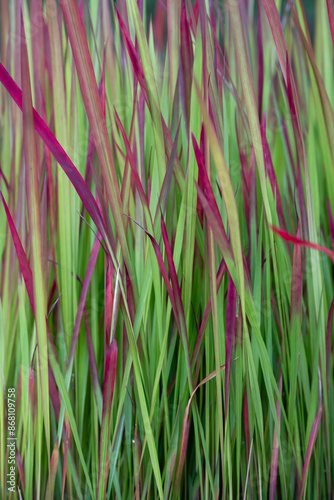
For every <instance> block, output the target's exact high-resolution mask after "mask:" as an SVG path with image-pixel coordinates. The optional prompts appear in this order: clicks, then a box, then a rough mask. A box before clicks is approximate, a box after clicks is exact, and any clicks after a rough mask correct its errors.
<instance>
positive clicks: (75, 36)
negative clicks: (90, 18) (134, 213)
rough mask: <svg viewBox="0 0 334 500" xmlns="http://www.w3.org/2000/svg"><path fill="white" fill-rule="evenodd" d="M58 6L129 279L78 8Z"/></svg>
mask: <svg viewBox="0 0 334 500" xmlns="http://www.w3.org/2000/svg"><path fill="white" fill-rule="evenodd" d="M61 6H62V9H63V13H64V18H65V23H66V27H67V29H68V34H69V38H70V41H71V47H72V51H73V57H74V60H75V64H76V69H77V73H78V79H79V83H80V89H81V93H82V97H83V102H84V104H85V108H86V112H87V115H88V119H89V123H90V126H91V129H92V134H93V138H94V143H95V148H96V152H97V155H98V158H99V162H100V167H101V172H102V176H103V180H104V186H105V188H106V191H107V195H108V201H109V203H110V206H111V209H112V213H113V216H114V219H115V224H116V227H117V235H118V237H119V240H120V244H121V247H122V252H123V256H124V260H125V263H126V266H127V268H128V270H129V273H130V275H131V276H132V275H133V273H132V264H131V260H130V256H129V249H128V245H127V241H126V236H125V228H124V222H123V218H122V208H121V207H122V205H121V198H120V192H119V187H118V182H117V176H116V170H115V165H114V161H113V156H112V151H111V145H110V141H109V137H108V131H107V126H106V121H105V117H104V116H103V110H102V104H101V99H100V96H99V92H98V88H97V84H96V79H95V75H94V69H93V64H92V60H91V57H90V53H89V49H88V44H87V39H86V34H85V31H84V27H83V25H82V20H81V18H80V12H79V7H78V4H77V2H76V0H61Z"/></svg>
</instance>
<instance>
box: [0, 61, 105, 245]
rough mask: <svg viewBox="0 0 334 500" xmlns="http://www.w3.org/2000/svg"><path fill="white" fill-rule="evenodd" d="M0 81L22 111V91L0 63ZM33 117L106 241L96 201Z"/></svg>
mask: <svg viewBox="0 0 334 500" xmlns="http://www.w3.org/2000/svg"><path fill="white" fill-rule="evenodd" d="M0 81H1V82H2V84H3V85H4V87H5V88H6V90H7V91H8V93H9V94H10V95H11V97H12V98H13V100H14V101H15V102H16V104H17V105H18V107H19V108H20V109H21V110H22V91H21V89H20V88H19V87H18V86H17V85H16V83H15V82H14V80H13V79H12V78H11V76H10V75H9V73H8V72H7V70H6V69H5V67H4V66H3V65H2V64H1V63H0ZM33 115H34V126H35V129H36V132H37V133H38V134H39V136H40V137H41V139H42V140H43V142H44V143H45V145H46V146H47V148H48V149H49V150H50V151H51V153H52V155H53V156H54V158H55V160H56V161H57V163H59V165H60V166H61V167H62V169H63V170H64V172H65V174H66V175H67V177H68V178H69V179H70V181H71V183H72V184H73V186H74V188H75V190H76V191H77V193H78V195H79V197H80V198H81V201H82V203H83V205H84V206H85V208H86V210H87V212H88V213H89V215H90V216H91V218H92V220H93V221H94V223H95V225H96V226H97V228H98V229H99V231H100V233H101V234H102V236H103V238H104V239H105V240H108V237H107V235H106V231H105V224H104V221H103V218H102V216H101V213H100V210H99V209H98V207H97V205H96V201H95V199H94V197H93V195H92V193H91V192H90V190H89V189H88V187H87V186H86V184H85V181H84V179H83V178H82V176H81V175H80V173H79V171H78V170H77V169H76V167H75V166H74V164H73V162H72V161H71V160H70V158H69V157H68V155H67V154H66V153H65V151H64V149H63V148H62V146H61V145H60V144H59V142H58V141H57V139H56V138H55V137H54V135H53V134H52V132H51V131H50V129H49V128H48V126H47V125H46V123H45V122H44V121H43V120H42V118H41V117H40V115H39V114H38V113H37V111H36V110H35V109H34V110H33Z"/></svg>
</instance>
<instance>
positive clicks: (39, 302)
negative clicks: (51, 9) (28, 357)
mask: <svg viewBox="0 0 334 500" xmlns="http://www.w3.org/2000/svg"><path fill="white" fill-rule="evenodd" d="M21 29H22V35H23V39H25V31H24V25H23V19H22V26H21ZM21 63H22V66H21V72H22V79H23V92H22V110H23V124H24V127H23V148H24V156H25V167H26V190H27V203H28V218H29V235H30V248H31V259H32V266H31V267H32V277H33V295H34V304H35V317H36V326H37V342H38V362H39V375H40V377H41V379H40V384H41V396H42V406H43V421H44V426H45V438H46V443H47V448H48V460H50V451H51V450H50V414H49V376H48V344H47V331H46V325H45V317H46V303H45V296H46V293H45V280H44V276H45V264H46V256H43V255H42V241H41V214H40V198H39V183H38V164H37V151H36V138H35V127H34V118H33V108H32V99H31V86H30V71H29V62H28V52H27V46H26V45H25V44H24V43H22V47H21Z"/></svg>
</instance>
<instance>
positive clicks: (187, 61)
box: [180, 0, 194, 129]
mask: <svg viewBox="0 0 334 500" xmlns="http://www.w3.org/2000/svg"><path fill="white" fill-rule="evenodd" d="M180 34H181V40H180V42H181V44H180V51H181V63H182V75H183V88H184V92H183V94H184V99H185V102H184V105H185V117H186V124H187V129H188V128H189V120H190V99H191V87H192V74H193V63H194V55H193V48H192V41H191V34H190V28H189V23H188V19H187V12H186V2H185V0H182V4H181V27H180Z"/></svg>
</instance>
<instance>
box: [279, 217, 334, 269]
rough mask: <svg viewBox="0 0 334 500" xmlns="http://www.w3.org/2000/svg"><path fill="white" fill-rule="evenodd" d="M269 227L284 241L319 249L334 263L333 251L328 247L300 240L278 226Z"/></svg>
mask: <svg viewBox="0 0 334 500" xmlns="http://www.w3.org/2000/svg"><path fill="white" fill-rule="evenodd" d="M270 228H271V230H272V231H273V232H274V233H276V234H277V235H278V236H279V237H280V238H282V239H283V240H284V241H287V242H288V243H293V244H294V245H301V246H303V247H305V248H312V249H313V250H319V252H323V253H325V254H326V255H328V257H329V258H330V259H331V261H332V262H333V264H334V252H333V251H332V250H329V249H328V248H326V247H323V246H321V245H317V244H316V243H311V242H310V241H307V240H302V239H300V238H297V237H296V236H292V235H291V234H289V233H287V232H286V231H283V230H282V229H279V228H278V227H275V226H270Z"/></svg>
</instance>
